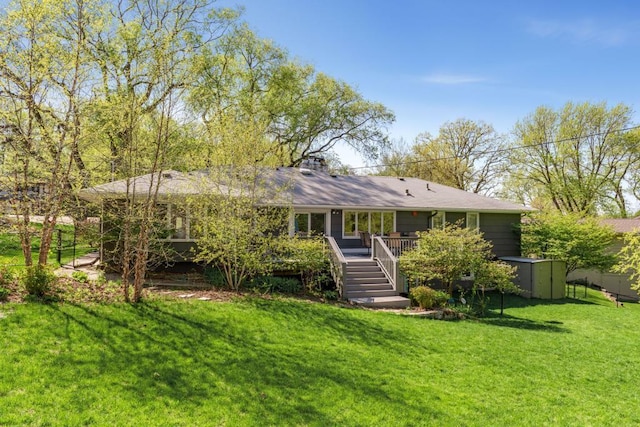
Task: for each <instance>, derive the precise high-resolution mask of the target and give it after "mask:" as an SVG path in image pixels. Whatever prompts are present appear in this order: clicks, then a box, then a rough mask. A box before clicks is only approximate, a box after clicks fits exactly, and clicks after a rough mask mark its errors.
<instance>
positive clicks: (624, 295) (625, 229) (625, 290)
mask: <svg viewBox="0 0 640 427" xmlns="http://www.w3.org/2000/svg"><path fill="white" fill-rule="evenodd" d="M600 223H601V224H602V225H605V226H609V227H611V228H613V230H614V231H615V232H616V235H617V238H616V240H615V241H614V243H613V244H612V245H611V247H610V248H609V251H610V252H611V253H613V254H617V253H618V252H620V250H621V249H622V246H623V245H624V235H625V234H627V233H634V232H638V231H639V230H640V217H638V218H607V219H602V220H601V221H600ZM567 280H569V281H581V280H584V281H586V282H588V283H591V284H594V285H598V286H600V287H602V288H604V289H606V290H607V292H609V293H611V294H612V295H614V296H616V298H617V299H629V300H633V301H637V300H638V292H637V291H636V290H634V289H631V285H632V282H631V280H630V279H629V275H628V274H619V273H612V272H610V271H598V270H595V269H577V270H575V271H572V272H571V273H569V275H568V276H567Z"/></svg>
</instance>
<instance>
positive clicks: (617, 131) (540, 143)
mask: <svg viewBox="0 0 640 427" xmlns="http://www.w3.org/2000/svg"><path fill="white" fill-rule="evenodd" d="M634 129H640V125H636V126H629V127H626V128H622V129H616V130H612V131H606V132H595V133H590V134H587V135H583V136H579V137H577V136H572V137H569V138H563V139H555V140H553V141H544V142H537V143H533V144H527V145H519V146H510V147H503V148H496V149H495V150H486V151H483V152H482V154H494V153H501V152H504V151H513V150H523V149H526V148H535V147H541V146H543V145H552V144H559V143H562V142H568V141H574V140H577V139H580V138H591V137H594V136H603V135H607V134H611V133H620V132H628V131H631V130H634ZM456 158H457V157H456V156H449V157H437V158H434V159H421V160H411V161H405V162H396V163H388V164H380V165H371V166H358V167H353V168H348V169H347V170H350V171H351V170H359V169H373V168H382V167H392V166H405V165H413V164H418V163H430V162H439V161H444V160H455V159H456Z"/></svg>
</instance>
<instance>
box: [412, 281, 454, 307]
mask: <svg viewBox="0 0 640 427" xmlns="http://www.w3.org/2000/svg"><path fill="white" fill-rule="evenodd" d="M409 295H410V296H411V298H412V299H413V300H414V301H415V302H416V303H417V304H418V306H420V308H422V309H427V308H437V307H444V306H445V305H446V304H447V301H448V300H449V294H447V293H446V292H443V291H436V290H435V289H433V288H431V287H429V286H417V287H415V288H412V289H411V291H409Z"/></svg>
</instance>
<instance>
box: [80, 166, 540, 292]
mask: <svg viewBox="0 0 640 427" xmlns="http://www.w3.org/2000/svg"><path fill="white" fill-rule="evenodd" d="M304 166H305V167H302V168H276V169H270V170H265V172H264V174H263V175H262V178H263V179H264V181H263V182H264V183H265V186H266V187H268V188H278V189H281V191H274V195H273V197H266V198H265V200H264V202H263V204H264V205H279V204H280V205H285V204H288V205H289V206H292V207H293V214H292V216H291V218H290V222H289V233H290V234H291V235H293V234H296V233H299V234H308V233H315V234H320V235H324V236H326V238H327V241H328V242H329V247H330V248H331V249H332V260H333V264H334V266H336V267H335V269H334V270H335V271H334V272H333V273H334V277H336V280H337V282H338V283H339V285H342V286H343V287H344V289H345V292H343V296H347V297H349V292H346V290H347V288H348V283H349V281H350V280H351V279H354V280H352V282H358V283H360V282H366V281H367V279H371V280H373V277H367V275H368V274H370V275H371V276H376V281H380V282H382V281H389V282H392V283H391V285H392V288H393V289H392V292H391V291H389V292H387V296H394V295H392V294H395V295H397V294H398V293H401V292H403V289H401V287H402V286H401V285H400V284H399V280H400V279H399V276H398V272H397V257H398V255H399V251H398V250H395V249H397V248H405V247H408V246H410V245H411V243H412V239H413V241H414V242H415V237H413V236H414V233H415V232H417V231H426V230H429V229H431V228H435V227H444V225H445V223H456V222H460V223H461V224H462V225H463V226H466V227H471V228H476V229H479V230H480V231H481V232H482V233H483V234H484V237H485V239H487V240H489V241H491V243H492V244H493V251H494V255H495V256H496V257H503V256H519V255H520V237H519V235H518V234H517V232H516V226H517V225H518V224H520V217H521V215H522V213H523V212H527V211H530V210H531V209H529V208H527V207H523V206H520V205H516V204H513V203H510V202H505V201H501V200H497V199H493V198H489V197H484V196H481V195H478V194H473V193H469V192H466V191H462V190H458V189H455V188H452V187H448V186H445V185H441V184H437V183H434V182H428V181H425V180H422V179H418V178H403V177H390V176H361V175H336V174H330V173H328V172H327V171H326V170H325V168H324V166H323V165H318V164H313V163H311V164H309V163H308V164H306V165H304ZM159 178H160V184H159V188H158V198H159V200H160V201H161V202H162V203H166V205H167V206H166V216H167V224H168V225H170V227H171V228H172V229H173V230H174V231H173V235H172V236H170V239H169V240H170V241H171V243H172V245H173V246H174V248H175V249H176V250H177V251H178V252H180V253H183V254H187V253H188V251H189V249H190V248H191V247H193V246H194V245H195V240H194V239H193V236H192V235H191V234H192V233H191V232H190V223H191V221H192V219H191V218H190V217H189V212H188V209H186V208H184V207H183V206H181V204H180V203H176V200H180V198H184V197H188V196H195V195H198V194H201V193H202V192H204V191H220V190H219V189H220V188H221V186H220V185H216V184H215V183H212V182H210V181H209V178H208V175H207V172H206V171H199V172H191V173H182V172H176V171H167V172H163V173H162V175H161V176H159ZM154 179H155V180H157V179H158V176H157V175H156V176H151V175H145V176H141V177H137V178H135V179H134V180H130V181H129V182H128V183H127V181H116V182H111V183H108V184H103V185H98V186H96V187H93V188H90V189H86V190H83V191H82V193H81V197H83V198H84V199H86V200H92V201H105V200H114V199H118V198H120V197H123V196H124V194H126V190H127V185H129V186H131V184H132V183H135V186H136V191H137V192H138V193H136V194H141V195H144V194H146V193H148V190H149V185H150V183H151V182H152V180H154ZM218 184H219V183H218ZM223 188H224V189H225V190H226V187H223ZM214 189H216V190H214ZM363 234H366V235H369V236H372V239H371V240H370V243H371V248H367V253H369V254H370V256H369V259H368V260H367V262H369V263H372V264H371V265H370V267H371V268H370V270H371V271H368V272H365V273H363V274H356V271H357V273H362V272H361V271H358V270H367V269H366V268H364V267H365V266H364V265H363V264H360V265H358V267H360V268H358V269H356V268H355V267H354V266H355V265H356V264H357V260H356V259H355V258H353V257H352V256H351V255H354V253H358V252H359V253H362V242H363V241H362V239H361V237H362V235H363ZM392 236H393V242H394V244H395V246H396V248H395V249H394V248H390V246H391V245H390V240H389V239H390V238H391V237H392ZM361 261H362V260H361ZM385 263H386V264H385ZM350 264H351V275H349V272H348V271H347V269H348V267H349V265H350ZM373 264H375V266H374V265H373ZM378 268H379V269H380V270H381V271H376V272H375V273H376V274H374V271H373V270H376V269H378ZM390 270H393V271H390ZM381 274H382V275H381ZM355 276H362V277H361V280H359V281H356V280H355ZM378 279H379V280H378ZM365 284H366V283H365ZM373 288H374V287H371V289H367V290H374V289H373ZM350 294H351V296H353V297H354V298H356V297H355V296H354V295H359V296H362V297H363V298H364V297H366V296H367V295H374V296H375V292H369V293H367V292H365V291H364V290H361V291H360V290H359V291H353V292H351V293H350Z"/></svg>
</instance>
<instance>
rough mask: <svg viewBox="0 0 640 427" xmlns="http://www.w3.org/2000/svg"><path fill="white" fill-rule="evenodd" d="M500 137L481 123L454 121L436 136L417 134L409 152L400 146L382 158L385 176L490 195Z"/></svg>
mask: <svg viewBox="0 0 640 427" xmlns="http://www.w3.org/2000/svg"><path fill="white" fill-rule="evenodd" d="M505 158H506V149H505V141H504V137H503V136H501V135H499V134H498V133H497V132H496V131H495V130H494V129H493V126H491V125H489V124H487V123H484V122H481V121H480V122H475V121H472V120H468V119H458V120H456V121H454V122H446V123H445V124H443V125H442V126H441V127H440V131H439V134H438V136H436V137H433V136H432V135H431V134H429V133H427V132H425V133H421V134H420V135H418V136H417V137H416V139H415V144H414V145H413V146H412V147H411V149H410V150H406V149H403V148H402V147H400V148H399V149H398V150H396V151H394V152H391V153H390V154H388V155H387V158H386V159H385V162H384V163H385V165H386V166H385V169H386V171H385V173H394V174H396V175H398V174H400V175H405V176H413V177H417V178H422V179H426V180H429V181H435V182H438V183H440V184H444V185H449V186H451V187H454V188H459V189H461V190H465V191H471V192H473V193H481V194H485V195H488V194H491V193H492V192H493V191H494V190H495V189H496V187H498V186H499V185H500V182H501V179H500V176H501V174H502V172H503V170H504V161H505Z"/></svg>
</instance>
